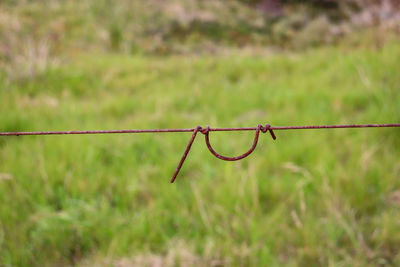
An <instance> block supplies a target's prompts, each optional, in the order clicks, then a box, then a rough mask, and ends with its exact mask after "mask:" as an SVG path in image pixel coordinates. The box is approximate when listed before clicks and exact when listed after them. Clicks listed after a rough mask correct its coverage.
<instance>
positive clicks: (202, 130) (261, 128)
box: [0, 123, 400, 183]
mask: <svg viewBox="0 0 400 267" xmlns="http://www.w3.org/2000/svg"><path fill="white" fill-rule="evenodd" d="M383 127H400V123H392V124H336V125H306V126H271V125H270V124H266V125H265V126H262V125H261V124H259V125H258V126H257V127H236V128H210V127H209V126H207V127H206V128H202V127H201V126H196V127H195V128H183V129H133V130H95V131H37V132H0V136H23V135H68V134H123V133H182V132H193V134H192V136H191V138H190V140H189V143H188V145H187V146H186V149H185V152H184V153H183V156H182V158H181V160H180V162H179V164H178V167H177V168H176V170H175V172H174V174H173V176H172V178H171V180H170V182H171V183H173V182H174V181H175V179H176V177H177V176H178V174H179V171H180V170H181V168H182V165H183V163H184V161H185V159H186V157H187V155H188V154H189V151H190V148H191V147H192V144H193V142H194V140H195V139H196V136H197V133H198V132H200V133H202V134H204V136H205V142H206V145H207V148H208V150H210V152H211V153H212V154H213V155H214V156H215V157H217V158H219V159H222V160H227V161H236V160H241V159H243V158H245V157H247V156H248V155H250V154H251V153H252V152H253V151H254V149H255V148H256V146H257V143H258V138H259V135H260V131H261V132H263V133H266V132H267V131H268V132H269V133H270V135H271V137H272V139H274V140H275V139H276V136H275V133H274V131H279V130H306V129H338V128H383ZM227 131H256V133H255V136H254V140H253V145H252V146H251V148H250V149H249V150H248V151H247V152H245V153H243V154H242V155H239V156H236V157H226V156H222V155H221V154H219V153H217V152H216V151H215V150H214V149H213V147H212V146H211V143H210V137H209V133H210V132H227Z"/></svg>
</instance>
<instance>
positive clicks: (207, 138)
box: [201, 124, 264, 161]
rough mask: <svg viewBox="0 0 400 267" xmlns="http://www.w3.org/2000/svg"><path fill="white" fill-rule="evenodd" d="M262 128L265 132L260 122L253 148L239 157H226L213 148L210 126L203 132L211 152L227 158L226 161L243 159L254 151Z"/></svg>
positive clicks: (221, 157)
mask: <svg viewBox="0 0 400 267" xmlns="http://www.w3.org/2000/svg"><path fill="white" fill-rule="evenodd" d="M261 129H263V132H264V128H263V127H262V125H261V124H259V125H258V126H257V129H256V135H255V136H254V141H253V145H252V146H251V148H250V149H249V150H248V151H247V152H245V153H243V154H242V155H240V156H237V157H225V156H222V155H221V154H218V153H217V152H216V151H215V150H214V149H213V148H212V146H211V144H210V137H209V132H210V126H207V128H206V129H205V130H204V131H201V132H202V133H203V134H204V136H205V140H206V145H207V147H208V150H210V152H211V154H213V155H214V156H215V157H217V158H219V159H222V160H226V161H236V160H241V159H243V158H245V157H247V156H248V155H250V154H251V153H252V152H253V151H254V149H255V148H256V147H257V143H258V137H259V135H260V130H261Z"/></svg>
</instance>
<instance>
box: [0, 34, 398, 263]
mask: <svg viewBox="0 0 400 267" xmlns="http://www.w3.org/2000/svg"><path fill="white" fill-rule="evenodd" d="M399 59H400V46H399V43H398V42H396V41H391V42H388V43H386V44H384V45H383V46H382V47H379V48H376V47H347V46H337V47H333V46H329V47H321V48H315V49H309V50H306V51H303V52H301V53H278V54H272V53H267V52H265V53H263V52H259V53H245V52H243V51H242V52H241V51H236V52H232V51H230V52H227V53H222V54H219V55H211V54H210V55H202V56H195V55H190V56H179V55H169V56H161V57H160V56H158V57H155V56H151V55H140V54H137V55H122V54H119V53H107V54H106V53H101V52H98V51H97V52H96V51H95V52H92V53H75V54H71V55H70V56H68V57H65V58H63V60H62V63H61V64H58V65H56V66H53V67H49V68H48V69H47V70H46V71H45V72H43V73H41V74H40V75H35V76H33V77H31V78H25V79H23V78H21V79H16V80H8V79H7V77H6V76H2V77H1V79H2V80H1V83H0V130H1V131H34V130H96V129H99V130H100V129H147V128H191V127H195V126H196V125H201V126H203V127H204V126H206V125H210V126H211V127H239V126H249V127H253V126H256V125H257V124H259V123H261V124H265V123H270V124H271V125H275V126H283V125H307V124H334V123H335V124H336V123H399V122H400V75H399V73H400V64H399ZM276 134H277V140H276V141H273V140H272V139H271V137H270V136H268V135H267V134H265V135H261V136H260V142H259V146H258V147H257V149H256V151H255V152H254V153H253V154H252V155H251V156H249V157H248V158H246V159H244V160H242V161H238V162H224V161H220V160H218V159H216V158H214V157H213V156H212V155H211V154H210V153H209V151H208V150H207V148H206V146H205V144H204V140H203V137H202V136H201V135H200V136H199V137H198V138H197V139H196V141H195V143H194V145H193V147H192V150H191V152H190V154H189V156H188V159H187V160H186V162H185V164H184V166H183V169H182V171H181V173H180V175H179V176H178V178H177V180H176V182H175V183H174V184H170V183H169V179H170V177H171V175H172V173H173V172H174V170H175V168H176V166H177V164H178V162H179V160H180V157H181V155H182V153H183V151H184V149H185V147H186V144H187V142H188V141H189V138H190V135H191V134H190V133H175V134H141V135H138V134H120V135H93V136H42V137H41V136H26V137H2V138H0V265H2V266H54V265H58V266H60V265H67V266H68V265H77V266H93V265H95V266H132V265H134V266H136V265H137V266H193V265H196V266H282V265H285V266H378V265H382V266H399V265H400V254H399V253H398V251H400V231H399V230H400V179H399V178H400V131H399V130H398V129H390V128H387V129H365V130H363V129H337V130H330V131H326V130H305V131H279V132H276ZM253 135H254V133H252V132H241V133H212V134H211V138H212V142H213V144H214V146H215V148H216V150H217V151H219V152H221V153H222V154H224V155H237V154H240V153H242V152H244V151H246V150H247V149H248V147H249V146H250V144H251V142H252V139H253Z"/></svg>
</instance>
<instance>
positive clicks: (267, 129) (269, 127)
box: [258, 123, 276, 140]
mask: <svg viewBox="0 0 400 267" xmlns="http://www.w3.org/2000/svg"><path fill="white" fill-rule="evenodd" d="M258 127H260V130H261V132H263V133H266V132H267V131H269V133H270V134H271V137H272V139H274V140H276V135H275V133H274V131H273V130H272V129H271V124H269V123H267V124H265V126H262V125H261V124H259V125H258Z"/></svg>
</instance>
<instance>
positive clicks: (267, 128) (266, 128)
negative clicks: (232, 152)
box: [170, 124, 276, 183]
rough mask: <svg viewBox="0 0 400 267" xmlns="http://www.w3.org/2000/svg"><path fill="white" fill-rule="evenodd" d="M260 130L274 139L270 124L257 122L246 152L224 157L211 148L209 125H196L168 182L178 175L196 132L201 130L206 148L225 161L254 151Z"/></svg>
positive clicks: (242, 157)
mask: <svg viewBox="0 0 400 267" xmlns="http://www.w3.org/2000/svg"><path fill="white" fill-rule="evenodd" d="M260 131H261V132H263V133H266V132H267V131H269V133H270V134H271V137H272V139H274V140H275V139H276V136H275V133H274V131H273V130H272V129H271V125H270V124H266V125H265V126H262V125H261V124H259V125H258V126H257V128H256V134H255V136H254V140H253V145H252V146H251V147H250V149H249V150H248V151H247V152H245V153H243V154H241V155H239V156H236V157H226V156H223V155H221V154H219V153H218V152H216V151H215V150H214V149H213V147H212V146H211V143H210V135H209V133H210V126H209V125H207V127H206V128H205V129H203V128H202V127H201V126H197V127H196V128H194V130H193V134H192V137H191V138H190V140H189V143H188V145H187V146H186V149H185V152H184V153H183V156H182V158H181V160H180V162H179V164H178V167H177V168H176V170H175V172H174V174H173V175H172V178H171V181H170V182H171V183H173V182H174V181H175V179H176V177H177V176H178V174H179V171H180V170H181V168H182V165H183V163H184V162H185V159H186V157H187V155H188V154H189V151H190V148H191V147H192V144H193V142H194V139H195V138H196V135H197V133H198V132H201V133H202V134H204V138H205V141H206V145H207V148H208V150H210V152H211V154H213V155H214V156H215V157H216V158H219V159H222V160H226V161H236V160H241V159H244V158H245V157H247V156H248V155H250V154H251V153H252V152H253V151H254V149H256V147H257V143H258V137H259V136H260Z"/></svg>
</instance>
